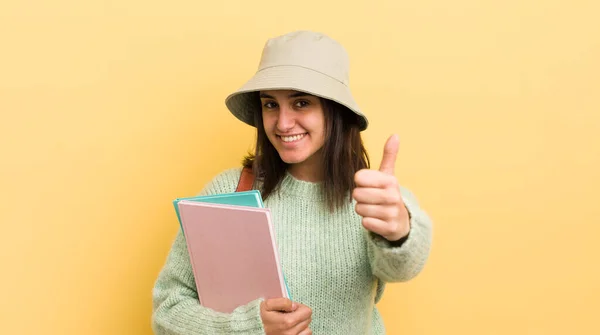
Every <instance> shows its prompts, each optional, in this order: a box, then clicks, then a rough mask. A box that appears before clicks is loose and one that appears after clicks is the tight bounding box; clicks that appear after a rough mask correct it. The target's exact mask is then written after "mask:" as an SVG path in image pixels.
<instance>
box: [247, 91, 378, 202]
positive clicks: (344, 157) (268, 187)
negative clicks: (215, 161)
mask: <svg viewBox="0 0 600 335" xmlns="http://www.w3.org/2000/svg"><path fill="white" fill-rule="evenodd" d="M320 99H321V105H322V107H323V112H324V113H325V129H326V130H325V138H326V139H325V145H324V146H323V148H322V150H323V155H321V156H322V157H323V162H322V164H321V166H322V167H323V176H324V178H323V183H322V186H323V187H322V192H323V195H324V196H325V201H326V203H327V205H328V207H329V208H330V209H331V210H333V209H335V208H336V207H341V206H343V205H344V202H346V201H350V197H349V196H350V194H351V191H352V189H354V187H355V183H354V174H355V173H356V172H357V171H358V170H360V169H365V168H367V169H368V168H369V167H370V162H369V156H368V154H367V151H366V149H365V147H364V144H363V141H362V138H361V136H360V128H359V117H358V116H357V115H356V114H354V112H352V111H350V110H349V109H348V108H346V107H345V106H343V105H341V104H339V103H337V102H335V101H332V100H328V99H324V98H320ZM253 101H256V104H257V105H256V106H252V107H254V110H257V112H256V113H254V114H255V116H254V124H255V125H256V130H257V136H256V148H255V152H254V153H249V154H248V156H246V157H245V158H244V161H243V165H244V167H248V168H252V169H253V171H254V174H255V176H256V177H257V179H259V180H260V181H262V187H261V189H260V192H261V194H262V197H263V200H264V199H267V198H268V197H269V196H270V195H271V194H272V193H273V192H275V191H276V190H277V187H278V186H279V184H280V182H281V181H282V180H283V178H284V177H285V172H286V170H287V168H288V164H287V163H285V162H284V161H283V160H281V157H280V156H279V153H277V150H276V149H275V147H273V145H272V144H271V142H270V141H269V139H268V138H267V135H266V133H265V129H264V126H263V120H262V112H261V104H260V99H259V97H258V93H257V94H256V99H253Z"/></svg>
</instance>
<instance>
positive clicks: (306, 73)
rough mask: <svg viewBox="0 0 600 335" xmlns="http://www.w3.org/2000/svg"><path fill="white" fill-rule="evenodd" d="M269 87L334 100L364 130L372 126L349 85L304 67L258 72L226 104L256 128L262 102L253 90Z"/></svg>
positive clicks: (231, 110)
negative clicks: (258, 108) (344, 107)
mask: <svg viewBox="0 0 600 335" xmlns="http://www.w3.org/2000/svg"><path fill="white" fill-rule="evenodd" d="M265 90H295V91H301V92H305V93H308V94H312V95H315V96H318V97H321V98H325V99H329V100H333V101H335V102H337V103H339V104H341V105H344V106H346V107H347V108H348V109H349V110H350V111H352V112H354V113H355V114H356V115H357V116H358V117H359V118H358V119H359V128H360V130H361V131H362V130H365V129H366V128H367V126H368V121H367V118H366V117H365V116H364V115H363V113H362V112H361V111H360V109H359V107H358V104H357V103H356V101H355V100H354V98H353V97H352V94H351V92H350V89H349V88H348V86H346V85H344V84H343V83H342V82H340V81H338V80H336V79H334V78H332V77H329V76H327V75H325V74H322V73H320V72H318V71H314V70H311V69H307V68H304V67H300V66H274V67H269V68H265V69H262V70H261V71H258V72H257V73H256V74H255V75H254V76H253V77H252V78H251V79H250V80H248V81H247V82H246V84H244V86H242V87H241V88H240V89H239V90H237V91H236V92H234V93H232V94H230V95H229V96H228V97H227V98H226V99H225V105H226V106H227V108H228V109H229V111H230V112H231V113H232V114H233V115H234V116H235V117H236V118H238V119H239V120H241V121H243V122H245V123H247V124H249V125H251V126H254V127H255V126H256V125H255V124H254V113H257V112H258V110H257V106H260V105H259V104H258V102H257V101H253V99H256V95H255V94H251V93H254V92H258V91H265Z"/></svg>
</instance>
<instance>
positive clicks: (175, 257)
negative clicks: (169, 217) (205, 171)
mask: <svg viewBox="0 0 600 335" xmlns="http://www.w3.org/2000/svg"><path fill="white" fill-rule="evenodd" d="M237 178H239V171H237V172H236V171H233V170H230V171H226V172H224V173H223V174H221V175H220V176H218V177H217V178H215V179H213V180H212V181H211V182H210V183H209V184H208V185H207V186H206V187H205V188H204V190H202V192H201V193H200V194H201V195H205V194H215V193H219V192H231V190H230V188H232V187H233V188H235V185H236V184H235V183H236V182H237ZM152 299H153V314H152V329H153V331H154V333H155V334H160V335H204V334H206V335H208V334H210V335H213V334H256V335H258V334H261V335H262V334H264V333H265V332H264V328H263V323H262V319H261V317H260V303H261V302H262V299H256V300H254V301H252V302H250V303H248V304H247V305H245V306H240V307H238V308H237V309H236V310H234V311H233V312H232V313H220V312H217V311H214V310H212V309H210V308H206V307H203V306H202V305H200V302H199V300H198V292H197V290H196V284H195V281H194V274H193V271H192V266H191V263H190V259H189V254H188V250H187V245H186V243H185V237H184V235H183V233H182V231H181V230H180V231H179V232H178V234H177V237H176V238H175V241H174V242H173V245H172V247H171V250H170V252H169V255H168V257H167V260H166V263H165V265H164V266H163V268H162V270H161V271H160V274H159V275H158V278H157V280H156V282H155V285H154V289H153V291H152Z"/></svg>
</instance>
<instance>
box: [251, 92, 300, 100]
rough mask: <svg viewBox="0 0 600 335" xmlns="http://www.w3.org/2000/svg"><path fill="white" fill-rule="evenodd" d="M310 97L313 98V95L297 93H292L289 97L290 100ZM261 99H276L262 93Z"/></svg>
mask: <svg viewBox="0 0 600 335" xmlns="http://www.w3.org/2000/svg"><path fill="white" fill-rule="evenodd" d="M308 96H312V94H308V93H304V92H296V93H292V94H290V95H289V96H288V98H298V97H308ZM260 97H261V98H263V99H275V97H273V96H271V95H268V94H266V93H261V94H260Z"/></svg>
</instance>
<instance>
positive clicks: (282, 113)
mask: <svg viewBox="0 0 600 335" xmlns="http://www.w3.org/2000/svg"><path fill="white" fill-rule="evenodd" d="M295 124H296V119H295V118H294V111H292V110H291V109H290V108H289V107H279V114H278V115H277V130H278V131H280V132H282V133H285V132H287V131H288V130H290V129H292V128H293V127H294V125H295Z"/></svg>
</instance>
